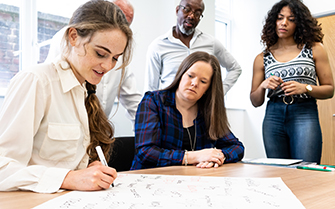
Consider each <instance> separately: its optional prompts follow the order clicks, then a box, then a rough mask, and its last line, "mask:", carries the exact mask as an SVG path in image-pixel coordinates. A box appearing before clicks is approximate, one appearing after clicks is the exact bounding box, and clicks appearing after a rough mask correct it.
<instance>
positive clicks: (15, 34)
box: [0, 4, 69, 88]
mask: <svg viewBox="0 0 335 209" xmlns="http://www.w3.org/2000/svg"><path fill="white" fill-rule="evenodd" d="M68 21H69V19H68V18H64V17H61V16H56V15H51V14H45V13H41V12H38V43H41V42H43V41H46V40H48V39H51V38H52V36H53V35H54V34H55V33H56V32H57V31H58V30H60V29H61V28H63V27H64V26H65V25H67V23H68ZM19 23H20V20H19V8H18V7H14V6H10V5H5V4H0V88H6V87H7V86H8V83H9V80H10V79H11V78H12V77H13V76H14V75H15V74H16V73H17V72H18V71H19V60H20V58H19V50H20V47H19V34H20V32H19V29H20V24H19ZM48 51H49V45H47V46H44V47H41V48H40V59H39V63H41V62H44V60H45V59H46V57H47V55H48Z"/></svg>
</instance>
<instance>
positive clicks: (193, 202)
mask: <svg viewBox="0 0 335 209" xmlns="http://www.w3.org/2000/svg"><path fill="white" fill-rule="evenodd" d="M114 185H115V186H114V187H111V188H109V189H107V190H104V191H96V192H79V191H74V192H69V193H67V194H65V195H62V196H60V197H57V198H55V199H53V200H50V201H48V202H46V203H44V204H41V205H39V206H37V207H36V208H35V209H44V208H48V209H49V208H55V209H63V208H69V209H75V208H85V209H102V208H106V209H111V208H113V209H115V208H116V209H118V208H120V209H121V208H126V209H137V208H140V209H142V208H149V209H150V208H169V209H171V208H173V207H174V208H192V209H193V208H199V209H200V208H201V209H204V208H215V209H217V208H222V209H225V208H227V209H228V208H229V209H234V208H236V209H237V208H238V209H239V208H266V209H271V208H274V209H281V208H285V209H286V208H295V209H300V208H304V206H303V205H302V204H301V202H300V201H299V200H298V199H297V198H296V197H295V196H294V194H293V193H292V192H291V190H290V189H289V188H288V187H287V186H286V185H285V183H284V182H283V181H282V180H281V178H241V177H207V176H180V175H150V174H148V175H143V174H119V176H118V178H117V179H116V180H115V182H114Z"/></svg>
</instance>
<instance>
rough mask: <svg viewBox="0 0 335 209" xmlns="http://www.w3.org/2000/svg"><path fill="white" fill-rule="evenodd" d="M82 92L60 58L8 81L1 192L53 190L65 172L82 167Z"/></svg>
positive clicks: (1, 119) (0, 118)
mask: <svg viewBox="0 0 335 209" xmlns="http://www.w3.org/2000/svg"><path fill="white" fill-rule="evenodd" d="M86 96H87V93H86V88H85V84H83V85H81V84H80V83H79V81H78V80H77V79H76V77H75V75H74V74H73V71H72V70H71V69H70V67H69V64H68V63H67V62H66V61H64V60H58V61H57V62H55V64H51V63H48V64H40V65H38V66H35V67H32V68H31V69H29V70H25V71H22V72H19V73H18V74H17V75H16V76H15V77H14V78H13V79H12V80H11V83H10V85H9V87H8V92H7V95H6V97H5V100H4V102H3V105H2V107H1V110H0V124H1V125H0V191H11V190H18V189H22V190H31V191H35V192H42V193H51V192H56V191H57V190H58V189H59V188H60V186H61V184H62V182H63V180H64V178H65V176H66V175H67V173H68V172H69V171H70V170H75V169H83V168H86V167H87V165H88V160H89V159H88V155H87V154H86V148H87V146H88V144H89V143H90V134H89V125H88V116H87V112H86V108H85V98H86Z"/></svg>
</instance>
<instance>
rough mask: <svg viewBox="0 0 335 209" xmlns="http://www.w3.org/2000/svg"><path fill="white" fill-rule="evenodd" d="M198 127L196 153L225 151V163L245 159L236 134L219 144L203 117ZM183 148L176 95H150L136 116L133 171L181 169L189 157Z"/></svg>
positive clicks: (198, 121)
mask: <svg viewBox="0 0 335 209" xmlns="http://www.w3.org/2000/svg"><path fill="white" fill-rule="evenodd" d="M195 124H196V126H197V127H196V128H197V141H196V148H195V150H201V149H205V148H213V147H216V148H217V149H221V150H222V152H223V154H224V155H225V157H226V160H225V163H232V162H237V161H239V160H241V159H242V158H243V155H244V146H243V144H242V143H241V142H240V141H239V140H238V139H237V138H236V137H235V136H234V134H233V133H231V132H230V133H229V134H227V135H226V136H224V137H223V138H219V139H218V140H210V139H209V138H208V137H207V135H206V128H205V127H206V126H205V121H204V118H203V117H201V116H200V114H198V116H197V118H196V119H195ZM182 144H183V122H182V115H181V114H180V113H179V111H178V110H177V108H176V103H175V92H171V91H166V90H164V91H153V92H146V93H145V95H144V97H143V99H142V101H141V102H140V104H139V106H138V109H137V113H136V119H135V156H134V160H133V163H132V167H131V170H136V169H144V168H154V167H162V166H169V165H181V163H182V160H183V157H184V153H185V151H184V150H182Z"/></svg>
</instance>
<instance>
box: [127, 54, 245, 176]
mask: <svg viewBox="0 0 335 209" xmlns="http://www.w3.org/2000/svg"><path fill="white" fill-rule="evenodd" d="M223 98H224V93H223V86H222V77H221V69H220V64H219V62H218V60H217V58H216V57H215V56H213V55H209V54H208V53H206V52H195V53H192V54H191V55H189V56H188V57H187V58H186V59H185V60H184V61H183V62H182V63H181V65H180V67H179V69H178V72H177V74H176V77H175V80H174V81H173V82H172V84H171V85H170V86H169V87H167V88H166V89H163V90H161V91H153V92H146V94H145V96H144V97H143V99H142V101H141V103H140V104H139V106H138V109H137V113H136V119H135V148H136V153H135V157H134V160H133V163H132V167H131V169H132V170H135V169H143V168H153V167H160V166H169V165H182V164H184V165H188V164H189V165H196V166H197V167H200V168H210V167H218V166H220V165H222V164H223V163H231V162H237V161H239V160H241V159H242V158H243V155H244V146H243V144H242V143H241V142H240V141H239V140H238V139H237V138H236V137H235V136H234V134H233V133H231V131H230V129H229V124H228V120H227V115H226V109H225V106H224V100H223Z"/></svg>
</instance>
